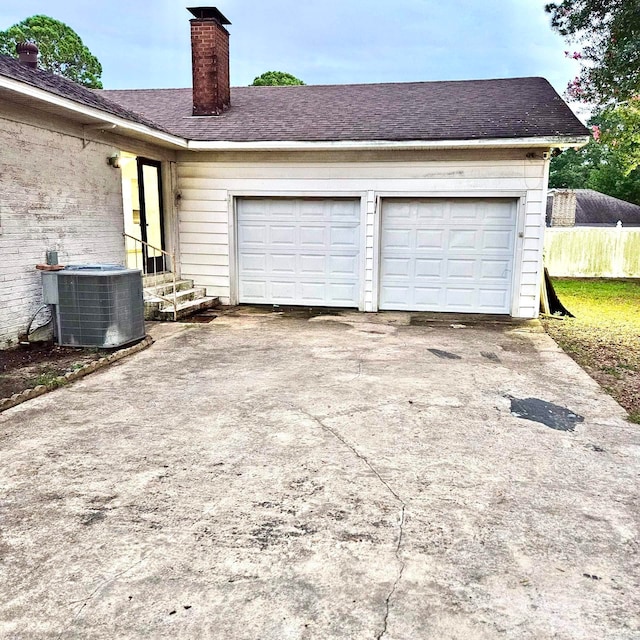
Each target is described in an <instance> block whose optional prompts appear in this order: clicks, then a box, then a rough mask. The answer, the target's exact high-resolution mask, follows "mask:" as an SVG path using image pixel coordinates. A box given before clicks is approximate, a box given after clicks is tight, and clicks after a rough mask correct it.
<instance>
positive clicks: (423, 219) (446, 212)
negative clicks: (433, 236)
mask: <svg viewBox="0 0 640 640" xmlns="http://www.w3.org/2000/svg"><path fill="white" fill-rule="evenodd" d="M409 206H410V210H411V211H412V212H413V216H412V217H413V219H414V220H416V221H419V222H420V224H429V223H433V224H439V223H441V222H442V221H443V220H446V219H448V218H449V217H450V208H451V206H450V204H449V202H448V201H446V200H425V201H416V202H415V203H414V204H413V205H409Z"/></svg>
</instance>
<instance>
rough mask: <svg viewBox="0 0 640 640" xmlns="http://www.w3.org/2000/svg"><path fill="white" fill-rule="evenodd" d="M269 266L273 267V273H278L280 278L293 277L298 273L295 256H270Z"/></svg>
mask: <svg viewBox="0 0 640 640" xmlns="http://www.w3.org/2000/svg"><path fill="white" fill-rule="evenodd" d="M268 264H269V265H270V267H271V272H272V273H276V274H278V275H279V276H282V275H285V274H286V275H292V276H293V275H295V273H296V258H295V256H291V255H287V254H272V255H271V256H269V260H268Z"/></svg>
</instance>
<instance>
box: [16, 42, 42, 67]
mask: <svg viewBox="0 0 640 640" xmlns="http://www.w3.org/2000/svg"><path fill="white" fill-rule="evenodd" d="M16 51H17V52H18V59H19V60H20V63H21V64H23V65H25V66H26V67H31V68H32V69H37V67H38V47H36V45H35V44H33V42H18V44H17V45H16Z"/></svg>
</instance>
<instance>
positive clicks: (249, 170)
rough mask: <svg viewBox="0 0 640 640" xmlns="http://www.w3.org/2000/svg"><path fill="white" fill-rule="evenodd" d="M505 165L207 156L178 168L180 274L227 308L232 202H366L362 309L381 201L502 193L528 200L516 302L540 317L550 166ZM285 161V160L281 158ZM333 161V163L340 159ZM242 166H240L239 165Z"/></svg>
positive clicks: (519, 158) (495, 157)
mask: <svg viewBox="0 0 640 640" xmlns="http://www.w3.org/2000/svg"><path fill="white" fill-rule="evenodd" d="M504 156H505V157H501V156H500V155H499V154H498V153H497V152H491V151H488V152H486V154H484V155H482V156H481V155H478V154H477V153H475V154H474V153H469V156H468V157H469V158H470V159H469V160H465V159H464V158H463V157H461V154H460V152H456V154H451V157H452V160H451V161H448V160H447V159H446V154H443V152H439V153H438V154H437V155H436V154H434V157H437V160H430V159H429V158H430V156H429V154H424V153H423V154H421V157H420V160H416V161H406V160H403V161H401V162H394V161H393V158H394V153H393V152H388V155H387V156H386V157H388V158H389V159H390V161H379V160H377V161H369V162H367V161H364V160H360V161H358V160H354V161H352V162H345V161H337V162H331V161H330V157H329V156H325V158H324V161H323V162H310V161H298V160H297V158H300V157H302V156H299V155H296V154H295V153H291V154H288V155H287V161H286V162H283V161H279V162H271V161H270V160H269V156H268V155H264V154H262V155H254V154H251V153H247V154H246V160H245V161H243V160H241V159H240V158H241V157H245V156H239V154H234V162H229V161H225V158H224V155H223V154H220V155H219V156H218V161H212V160H211V159H210V158H209V157H207V156H204V159H203V160H202V161H193V160H191V159H189V160H188V161H179V162H178V169H177V174H178V191H179V228H180V256H181V270H182V274H183V276H184V277H188V278H191V279H193V280H195V281H196V283H197V284H199V285H201V286H206V287H207V289H208V293H209V294H211V295H216V296H219V297H220V298H221V299H222V300H223V301H225V302H228V301H229V300H230V298H231V266H230V250H229V211H230V206H231V205H230V200H231V199H230V195H272V196H274V195H289V196H304V195H314V196H318V195H321V194H323V193H327V194H330V195H332V196H338V195H341V194H343V195H345V196H347V195H351V196H353V195H362V196H363V197H364V198H365V206H366V213H365V220H366V225H365V228H366V242H365V248H364V250H365V255H364V263H363V268H364V273H365V285H364V303H365V308H366V309H371V308H372V307H373V305H374V304H375V300H374V298H375V296H376V295H377V285H376V283H375V282H374V280H375V271H376V261H377V256H376V255H375V249H374V235H375V233H376V225H377V220H376V216H377V212H376V199H377V197H378V196H382V197H384V196H385V195H401V194H406V195H415V196H419V195H437V194H438V193H442V194H447V195H451V194H454V193H455V194H464V195H472V194H477V195H478V196H481V195H486V194H488V193H491V194H492V195H496V194H497V193H499V192H506V191H509V192H514V193H515V192H518V193H523V194H526V208H525V212H524V221H523V226H522V230H523V231H524V237H523V239H522V240H521V245H520V250H521V259H520V261H519V264H518V265H516V268H517V269H519V282H520V286H519V295H518V299H517V302H516V305H515V313H516V315H520V316H523V317H533V316H535V315H537V300H538V298H537V295H538V281H539V277H540V265H541V259H540V257H541V247H542V238H543V225H544V204H545V200H546V197H545V189H546V175H545V162H544V161H543V160H541V159H537V160H531V159H527V158H526V157H525V156H526V150H522V151H517V152H516V151H513V150H511V151H505V152H504ZM278 157H279V158H280V159H282V157H283V154H282V153H280V154H278ZM339 157H340V156H339V155H336V158H339ZM235 160H237V161H235Z"/></svg>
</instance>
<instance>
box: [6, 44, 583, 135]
mask: <svg viewBox="0 0 640 640" xmlns="http://www.w3.org/2000/svg"><path fill="white" fill-rule="evenodd" d="M0 75H2V76H5V77H8V78H11V79H13V80H17V81H18V82H22V83H25V84H28V85H31V86H33V87H36V88H38V89H42V90H44V91H47V92H49V93H52V94H55V95H58V96H61V97H63V98H67V99H69V100H72V101H74V102H76V103H79V104H81V105H84V106H87V107H93V108H95V109H99V110H100V111H104V112H106V113H109V114H111V115H114V116H118V117H121V118H125V119H127V120H129V121H131V122H135V123H138V124H142V125H145V126H148V127H150V128H152V129H156V130H158V131H161V132H164V133H170V134H173V135H175V136H179V137H182V138H186V139H188V140H196V141H212V142H218V141H228V142H271V141H274V142H275V141H286V142H289V141H307V142H314V141H366V140H382V141H418V140H419V141H423V140H424V141H444V140H480V139H495V138H530V137H549V136H586V135H588V134H589V132H588V130H587V129H586V128H585V127H584V125H582V123H581V122H580V121H579V120H578V119H577V118H576V116H575V115H574V114H573V112H572V111H571V110H570V109H569V107H568V106H567V105H566V104H565V103H564V101H563V100H562V98H560V96H559V95H558V94H557V93H556V91H555V90H554V89H553V87H552V86H551V85H550V84H549V83H548V82H547V81H546V80H545V79H543V78H510V79H501V80H468V81H452V82H409V83H389V84H352V85H322V86H314V85H310V86H289V87H236V88H232V89H231V108H230V109H229V110H228V111H225V112H224V113H223V115H221V116H199V117H194V116H193V115H192V104H193V103H192V91H191V89H133V90H110V91H94V90H91V89H88V88H86V87H83V86H81V85H79V84H76V83H75V82H72V81H71V80H68V79H66V78H63V77H61V76H58V75H55V74H53V73H50V72H47V71H43V70H41V69H32V68H30V67H27V66H25V65H23V64H21V63H20V62H19V61H18V60H16V59H15V58H11V57H7V56H0Z"/></svg>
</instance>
